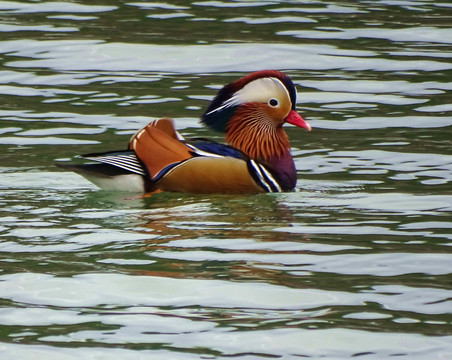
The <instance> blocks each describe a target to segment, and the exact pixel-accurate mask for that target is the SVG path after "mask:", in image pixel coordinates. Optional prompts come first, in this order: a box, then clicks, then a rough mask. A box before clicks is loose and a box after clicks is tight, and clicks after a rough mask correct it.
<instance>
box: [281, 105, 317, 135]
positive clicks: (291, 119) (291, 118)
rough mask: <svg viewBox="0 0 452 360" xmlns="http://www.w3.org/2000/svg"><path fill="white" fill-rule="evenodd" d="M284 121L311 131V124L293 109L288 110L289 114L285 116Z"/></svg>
mask: <svg viewBox="0 0 452 360" xmlns="http://www.w3.org/2000/svg"><path fill="white" fill-rule="evenodd" d="M286 122H288V123H289V124H292V125H295V126H298V127H301V128H304V129H306V130H308V131H311V129H312V128H311V125H309V124H308V123H307V122H306V121H305V120H304V119H303V118H302V117H301V116H300V114H298V113H297V112H296V111H295V110H290V113H289V115H287V117H286Z"/></svg>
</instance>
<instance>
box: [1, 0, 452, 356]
mask: <svg viewBox="0 0 452 360" xmlns="http://www.w3.org/2000/svg"><path fill="white" fill-rule="evenodd" d="M451 8H452V4H450V2H448V1H430V0H425V1H414V0H413V1H392V0H391V1H253V2H229V1H195V2H192V3H189V2H186V1H176V0H175V1H171V2H164V3H163V2H155V3H154V2H139V1H137V2H117V1H111V0H110V1H108V0H105V1H103V2H102V3H100V4H98V3H97V2H95V3H94V4H93V2H89V1H73V2H49V1H48V2H16V1H9V2H6V1H5V2H0V32H1V34H2V35H1V36H2V38H1V39H2V40H1V42H0V54H1V60H0V61H1V65H0V94H1V97H0V104H1V106H0V252H1V257H0V261H1V267H0V270H1V271H0V299H1V300H0V330H1V331H0V355H1V358H2V359H36V358H43V359H44V358H45V359H79V358H84V359H94V358H96V359H107V358H108V359H134V360H136V359H149V358H153V359H158V358H161V359H230V358H233V359H240V360H254V359H266V358H280V359H298V358H306V357H307V358H322V359H347V358H352V357H356V358H359V359H386V358H388V359H389V358H391V359H392V358H396V359H416V360H418V359H449V358H451V357H452V326H451V322H452V315H451V313H452V304H451V298H452V276H451V274H452V255H451V251H450V249H451V245H452V221H451V219H452V218H451V211H452V185H451V182H452V152H451V149H452V127H451V125H452V104H451V90H452V84H451V81H450V80H451V79H452V62H451V58H452V40H451V39H452V29H451V27H450V24H451V21H452V13H451V10H452V9H451ZM265 68H276V69H281V70H285V71H287V72H288V73H289V74H290V75H291V77H292V79H293V80H294V82H295V83H296V85H297V88H298V92H299V104H298V109H299V110H300V112H301V113H302V114H303V115H304V117H305V118H306V119H308V120H309V121H310V123H311V124H312V126H313V128H314V130H313V131H312V132H311V133H306V132H303V131H300V130H299V129H296V128H294V127H287V132H288V134H289V137H290V138H291V142H292V146H293V154H294V157H295V161H296V165H297V168H298V170H299V183H298V186H297V191H296V192H294V193H287V194H273V195H272V194H263V195H257V196H224V195H221V196H220V195H219V196H214V195H212V196H205V195H180V194H159V195H157V196H152V197H150V198H140V197H137V196H135V195H134V194H121V193H109V192H104V191H99V190H98V189H97V188H95V187H94V186H93V185H91V184H90V183H88V182H86V181H85V180H84V179H83V178H81V177H79V176H77V175H75V174H72V173H66V172H61V171H60V169H58V168H56V167H55V166H54V165H53V163H54V160H55V159H60V160H61V159H68V158H70V157H72V156H73V155H75V154H79V153H88V152H95V151H103V150H110V149H120V148H123V147H124V146H125V144H126V143H127V140H128V138H129V137H130V135H131V134H133V133H134V132H135V131H136V130H137V129H139V128H140V127H141V126H143V125H145V124H147V123H148V122H149V121H150V120H152V119H154V118H157V117H161V116H171V117H174V118H175V119H176V123H177V127H178V129H179V130H180V131H181V132H182V133H183V134H184V135H185V136H209V137H212V138H214V139H217V140H221V137H220V136H219V135H218V134H215V133H212V132H209V131H207V130H205V129H203V128H202V127H201V126H200V125H199V123H198V117H199V116H200V114H201V113H202V111H203V109H205V107H206V106H207V104H208V101H209V100H210V99H211V98H212V96H213V95H214V93H215V91H216V89H218V88H219V87H220V86H222V85H223V84H225V83H228V82H230V81H232V80H234V79H236V78H238V77H240V76H242V75H244V74H246V73H248V72H250V71H254V70H259V69H265Z"/></svg>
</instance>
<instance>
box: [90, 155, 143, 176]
mask: <svg viewBox="0 0 452 360" xmlns="http://www.w3.org/2000/svg"><path fill="white" fill-rule="evenodd" d="M83 157H84V158H85V159H88V160H92V161H97V162H100V163H104V164H109V165H113V166H117V167H119V168H121V169H124V170H127V171H130V172H132V173H134V174H138V175H143V176H145V175H146V172H145V170H144V169H143V167H142V166H141V163H140V161H139V160H138V158H137V156H136V155H135V153H133V152H130V151H127V152H113V153H104V154H87V155H83Z"/></svg>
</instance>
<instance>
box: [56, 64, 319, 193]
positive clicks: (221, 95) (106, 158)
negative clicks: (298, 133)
mask: <svg viewBox="0 0 452 360" xmlns="http://www.w3.org/2000/svg"><path fill="white" fill-rule="evenodd" d="M296 100H297V91H296V89H295V85H294V83H293V81H292V80H291V79H290V77H289V76H288V75H287V74H285V73H283V72H281V71H278V70H261V71H256V72H253V73H251V74H248V75H246V76H244V77H242V78H240V79H238V80H236V81H234V82H232V83H230V84H227V85H225V86H224V87H222V88H221V89H220V90H219V91H218V93H217V94H216V96H215V97H214V98H213V100H212V101H211V103H210V104H209V106H208V107H207V109H206V110H205V112H204V114H203V115H202V116H201V119H200V121H201V123H202V124H203V125H205V126H207V127H208V128H210V129H212V130H215V131H218V132H222V133H224V134H225V142H226V143H219V142H216V141H212V140H209V139H204V138H193V139H185V138H184V137H183V136H182V135H181V134H180V133H179V132H178V131H176V128H175V124H174V120H173V119H171V118H161V119H157V120H153V121H151V122H150V123H149V124H148V125H146V126H145V127H144V128H142V129H140V130H139V131H138V132H136V133H135V134H134V135H133V136H132V138H131V139H130V141H129V144H128V147H127V148H125V149H124V150H119V151H108V152H100V153H91V154H85V155H82V156H81V158H83V159H85V160H88V161H89V162H88V163H83V164H58V165H59V166H60V167H63V168H64V169H66V170H70V171H73V172H76V173H78V174H79V175H82V176H83V177H85V178H86V179H88V180H89V181H91V182H92V183H94V184H95V185H97V186H98V187H100V188H102V189H106V190H117V191H133V192H142V193H147V194H153V193H158V192H180V193H198V194H257V193H265V192H267V193H270V192H289V191H293V190H294V189H295V188H296V183H297V171H296V168H295V163H294V160H293V157H292V154H291V147H290V142H289V138H288V136H287V134H286V132H285V131H284V128H283V125H285V124H286V123H288V124H292V125H295V126H297V127H300V128H303V129H305V130H307V131H310V130H311V126H310V125H309V123H308V122H306V121H305V120H304V119H303V117H302V116H301V115H300V114H299V113H298V112H297V111H296V108H295V107H296Z"/></svg>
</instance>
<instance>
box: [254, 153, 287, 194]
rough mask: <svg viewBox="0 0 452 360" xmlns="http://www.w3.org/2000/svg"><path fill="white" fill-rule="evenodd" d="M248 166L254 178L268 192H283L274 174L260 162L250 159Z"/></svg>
mask: <svg viewBox="0 0 452 360" xmlns="http://www.w3.org/2000/svg"><path fill="white" fill-rule="evenodd" d="M248 164H249V165H248V168H249V170H250V173H251V175H252V176H253V178H254V180H256V182H257V183H258V184H259V185H260V186H261V187H262V188H263V189H264V190H265V191H267V192H281V191H282V189H281V186H280V185H279V183H278V181H276V179H275V178H274V177H273V175H272V174H271V173H270V172H269V171H268V170H267V169H266V168H265V166H263V165H262V164H259V163H258V162H256V161H254V160H252V159H250V160H249V162H248Z"/></svg>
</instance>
